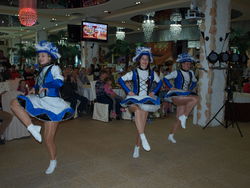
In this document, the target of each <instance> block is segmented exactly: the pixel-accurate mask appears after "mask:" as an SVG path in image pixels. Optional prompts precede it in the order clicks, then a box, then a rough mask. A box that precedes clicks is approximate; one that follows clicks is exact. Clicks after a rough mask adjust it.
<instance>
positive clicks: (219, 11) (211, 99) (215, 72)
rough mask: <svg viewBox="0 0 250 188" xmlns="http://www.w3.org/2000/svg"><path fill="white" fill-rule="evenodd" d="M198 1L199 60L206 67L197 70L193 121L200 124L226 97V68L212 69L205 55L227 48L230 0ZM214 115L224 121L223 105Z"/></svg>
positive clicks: (214, 122) (216, 124) (206, 120)
mask: <svg viewBox="0 0 250 188" xmlns="http://www.w3.org/2000/svg"><path fill="white" fill-rule="evenodd" d="M199 3H200V5H199V7H200V8H201V10H202V12H203V13H204V14H205V22H204V23H203V24H202V26H201V31H202V32H204V38H203V37H202V35H201V38H200V42H201V48H200V63H201V67H202V68H203V69H205V70H206V71H204V70H200V71H199V82H198V95H199V97H200V101H199V103H198V105H197V107H196V109H195V110H194V124H197V125H199V126H202V127H204V126H205V125H206V124H207V122H208V121H209V120H210V119H212V117H213V116H214V114H216V112H217V111H218V110H219V109H220V108H221V106H222V105H223V104H224V101H225V97H226V96H225V87H226V70H225V69H224V70H223V69H212V68H211V64H210V63H209V62H208V60H207V59H206V57H207V55H208V54H209V53H210V52H211V51H212V50H213V51H215V52H217V53H218V54H219V53H221V52H222V51H226V50H227V49H228V38H227V39H226V40H225V38H226V33H229V28H230V16H231V0H219V1H217V0H202V1H199ZM224 40H225V41H224ZM223 43H224V48H223V49H222V47H223ZM218 64H219V63H218V62H217V63H216V64H215V65H214V67H218ZM216 118H217V119H218V120H219V121H221V122H224V109H223V110H221V112H220V113H219V114H218V115H217V116H216ZM219 125H220V123H219V122H218V121H216V120H214V121H212V122H211V123H210V124H209V126H219Z"/></svg>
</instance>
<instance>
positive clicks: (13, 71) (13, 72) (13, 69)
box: [10, 65, 21, 80]
mask: <svg viewBox="0 0 250 188" xmlns="http://www.w3.org/2000/svg"><path fill="white" fill-rule="evenodd" d="M20 77H21V75H20V74H19V72H18V71H17V70H16V66H15V65H12V66H11V68H10V79H12V80H15V79H16V78H20Z"/></svg>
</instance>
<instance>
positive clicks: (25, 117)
mask: <svg viewBox="0 0 250 188" xmlns="http://www.w3.org/2000/svg"><path fill="white" fill-rule="evenodd" d="M10 108H11V110H12V111H13V112H14V113H15V115H16V116H17V117H18V118H19V119H20V120H21V121H22V122H23V124H24V125H25V126H26V127H28V126H29V125H30V124H32V122H31V118H30V116H29V114H28V113H27V112H26V111H25V110H24V108H23V107H22V106H21V105H20V104H19V102H18V101H17V99H14V100H12V101H11V104H10Z"/></svg>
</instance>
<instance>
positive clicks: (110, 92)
mask: <svg viewBox="0 0 250 188" xmlns="http://www.w3.org/2000/svg"><path fill="white" fill-rule="evenodd" d="M104 91H105V93H106V94H107V95H108V96H109V97H110V98H111V99H112V101H113V109H112V112H111V117H112V118H114V119H115V118H116V117H117V115H118V114H119V115H120V110H119V111H118V112H117V111H116V106H117V108H118V107H119V105H118V104H120V102H121V100H122V97H121V96H119V95H117V94H116V93H115V92H114V90H113V89H112V80H111V78H107V79H106V80H105V85H104ZM117 103H118V104H117Z"/></svg>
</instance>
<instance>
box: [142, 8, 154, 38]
mask: <svg viewBox="0 0 250 188" xmlns="http://www.w3.org/2000/svg"><path fill="white" fill-rule="evenodd" d="M154 15H155V13H154V12H151V13H148V14H146V18H145V19H144V20H143V22H142V29H143V32H144V36H145V40H146V41H147V42H149V41H150V38H151V36H152V33H153V31H154V28H155V21H154V20H153V16H154Z"/></svg>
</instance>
